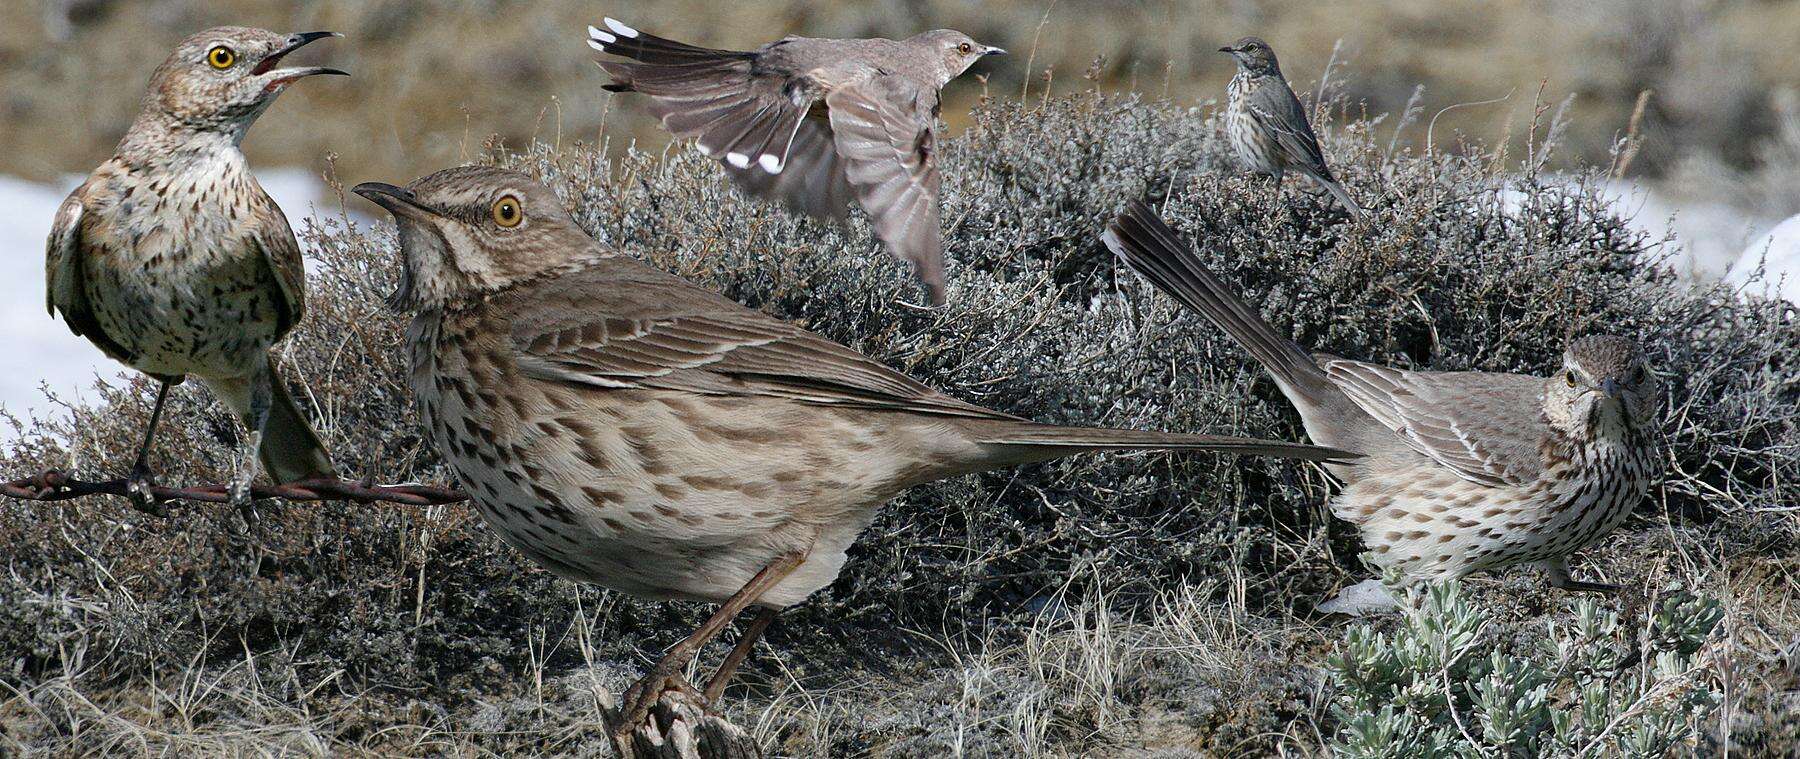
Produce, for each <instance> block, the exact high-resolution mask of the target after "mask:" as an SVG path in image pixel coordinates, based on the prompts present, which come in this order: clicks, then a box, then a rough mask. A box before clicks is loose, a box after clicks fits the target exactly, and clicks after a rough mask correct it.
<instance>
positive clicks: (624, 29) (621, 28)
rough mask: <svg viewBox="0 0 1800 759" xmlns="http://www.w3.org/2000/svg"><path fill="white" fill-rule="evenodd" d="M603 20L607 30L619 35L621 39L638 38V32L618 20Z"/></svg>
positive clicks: (608, 17)
mask: <svg viewBox="0 0 1800 759" xmlns="http://www.w3.org/2000/svg"><path fill="white" fill-rule="evenodd" d="M603 20H604V21H605V23H606V28H608V29H611V30H613V34H617V35H619V36H620V37H636V36H638V30H636V29H633V28H631V27H629V26H626V25H625V24H623V23H621V22H620V21H619V20H618V19H616V18H613V17H611V16H607V17H606V18H605V19H603Z"/></svg>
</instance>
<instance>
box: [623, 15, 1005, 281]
mask: <svg viewBox="0 0 1800 759" xmlns="http://www.w3.org/2000/svg"><path fill="white" fill-rule="evenodd" d="M605 23H606V26H607V28H606V29H600V28H598V27H592V26H590V27H588V45H589V46H591V47H593V48H594V49H595V50H598V51H600V52H602V53H607V54H609V55H616V56H619V57H620V58H624V59H626V60H611V59H602V60H600V61H599V64H600V68H601V69H603V70H605V71H606V73H607V74H608V75H610V76H611V77H612V83H610V84H607V85H606V86H605V88H606V89H608V90H611V91H613V92H639V93H643V94H644V95H647V96H649V99H650V111H651V112H652V113H654V114H656V117H657V118H659V119H661V120H662V124H663V126H664V127H665V128H667V129H668V130H669V131H671V132H674V133H675V134H676V135H677V136H679V137H683V138H693V139H694V140H695V141H696V143H697V144H698V146H699V149H700V152H701V153H703V154H705V155H708V156H713V157H714V158H717V159H718V160H719V161H720V162H721V163H722V164H724V166H725V168H726V173H727V174H728V175H730V176H731V178H732V180H733V181H735V182H736V183H737V185H738V186H739V187H740V188H742V189H743V190H744V191H746V192H748V193H749V194H751V195H753V196H756V197H761V198H774V199H779V200H781V201H783V202H784V203H786V204H787V205H788V206H789V207H790V208H793V209H795V210H797V211H800V212H802V213H805V214H807V215H809V216H813V217H815V218H822V219H832V220H836V221H843V220H844V218H845V216H846V214H847V213H848V211H849V203H850V201H851V199H853V198H854V199H855V200H856V202H857V204H858V205H860V206H862V209H863V211H865V212H867V213H868V215H869V221H870V223H871V224H872V225H873V227H874V229H875V236H876V237H877V238H879V239H880V240H881V242H882V243H883V244H884V245H886V246H887V249H888V252H889V253H891V254H893V255H894V257H896V258H899V259H901V260H903V261H906V262H909V263H911V264H912V266H913V267H914V270H915V271H916V272H917V274H918V276H919V279H920V280H921V281H922V282H924V284H925V287H926V289H927V291H928V295H929V297H930V299H931V302H932V304H933V305H941V304H943V303H944V301H945V293H944V249H943V241H942V239H941V236H942V234H943V232H942V228H941V227H942V225H941V223H940V221H939V208H938V206H939V198H938V196H939V186H940V184H941V178H940V176H939V174H938V167H937V155H936V150H937V148H936V144H937V119H938V107H939V101H938V90H940V89H942V88H943V86H944V85H945V84H948V83H949V82H950V80H952V79H955V78H956V77H958V76H960V75H961V74H962V73H963V72H964V71H966V70H968V68H969V66H971V65H973V64H974V63H975V62H976V61H977V60H980V59H981V58H982V57H984V56H989V55H999V54H1002V53H1005V52H1006V51H1005V50H1002V49H1000V48H997V47H990V46H988V45H983V44H981V43H978V42H976V41H975V40H972V39H970V38H969V36H968V35H966V34H963V33H962V32H958V31H953V30H949V29H939V30H936V31H930V32H925V33H923V34H918V35H915V36H912V37H908V38H907V39H904V40H886V39H868V40H832V39H812V38H808V37H787V38H785V39H782V40H780V41H778V42H772V43H769V44H767V45H764V46H762V47H760V48H758V49H756V50H755V51H749V52H740V51H735V50H713V49H710V48H703V47H695V46H693V45H687V44H683V43H680V42H675V41H673V40H667V39H663V38H661V37H656V36H652V35H649V34H645V33H643V32H640V31H638V30H636V29H633V28H631V27H629V26H626V25H625V24H622V23H620V22H618V21H615V20H613V19H610V18H609V19H606V21H605Z"/></svg>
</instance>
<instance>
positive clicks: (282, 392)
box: [257, 362, 337, 483]
mask: <svg viewBox="0 0 1800 759" xmlns="http://www.w3.org/2000/svg"><path fill="white" fill-rule="evenodd" d="M269 382H270V384H271V385H273V395H271V396H270V399H269V423H268V425H266V426H264V427H263V440H262V450H260V451H257V456H258V457H260V458H261V459H262V465H263V470H264V471H266V472H268V473H269V478H270V479H273V480H274V481H276V482H282V483H286V482H297V481H299V480H310V479H316V478H322V477H336V476H337V470H336V469H334V468H333V467H332V466H331V454H329V453H327V452H326V451H325V443H324V441H321V440H320V439H319V433H317V432H314V431H313V428H312V425H310V424H307V423H306V417H305V416H304V415H302V414H301V413H300V407H299V406H298V405H297V404H295V403H294V398H293V396H291V395H288V391H287V383H286V382H282V381H281V377H280V375H277V374H276V373H275V366H274V364H273V362H271V363H270V365H269Z"/></svg>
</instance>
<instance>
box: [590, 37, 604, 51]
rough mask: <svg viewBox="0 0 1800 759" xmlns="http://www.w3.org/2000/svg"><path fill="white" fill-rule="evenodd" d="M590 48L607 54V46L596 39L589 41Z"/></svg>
mask: <svg viewBox="0 0 1800 759" xmlns="http://www.w3.org/2000/svg"><path fill="white" fill-rule="evenodd" d="M588 47H591V48H593V49H595V50H598V51H600V52H602V53H604V52H606V46H605V45H603V44H600V40H596V39H590V40H588Z"/></svg>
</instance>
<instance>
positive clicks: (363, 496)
mask: <svg viewBox="0 0 1800 759" xmlns="http://www.w3.org/2000/svg"><path fill="white" fill-rule="evenodd" d="M130 484H131V481H130V480H127V479H117V480H102V481H91V480H81V479H76V478H74V477H71V476H69V475H68V474H67V473H65V472H60V471H57V470H55V469H51V470H48V471H45V472H43V473H41V474H37V475H34V476H31V477H21V478H19V479H16V480H12V481H10V482H6V483H0V496H5V497H7V498H17V499H19V500H22V501H67V500H72V499H75V498H85V497H87V496H93V495H116V496H119V497H122V498H125V499H127V500H129V501H131V503H132V506H133V507H135V508H138V509H139V510H140V511H146V512H148V513H151V514H156V515H158V516H166V515H167V514H166V512H165V511H164V510H162V509H160V508H159V507H160V506H161V505H162V504H165V503H170V502H173V501H194V502H199V503H231V487H230V486H229V485H199V486H195V487H186V488H172V487H166V486H163V485H151V486H150V487H148V488H147V489H146V492H147V493H148V494H149V496H150V497H149V498H148V499H140V498H139V497H134V495H133V494H132V492H131V489H130ZM250 497H251V498H258V499H260V498H279V499H282V500H286V501H351V502H353V503H399V504H406V505H411V506H441V505H445V504H452V503H461V502H463V501H467V500H469V496H468V495H467V494H465V493H463V492H462V491H460V490H454V489H451V488H441V487H434V486H431V485H410V484H408V485H374V484H368V483H356V482H349V481H347V480H340V479H335V478H329V479H316V480H301V481H299V482H290V483H288V484H286V485H253V486H251V488H250ZM145 500H147V501H148V502H147V503H146V502H145Z"/></svg>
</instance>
